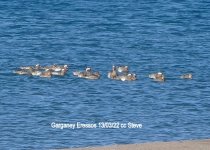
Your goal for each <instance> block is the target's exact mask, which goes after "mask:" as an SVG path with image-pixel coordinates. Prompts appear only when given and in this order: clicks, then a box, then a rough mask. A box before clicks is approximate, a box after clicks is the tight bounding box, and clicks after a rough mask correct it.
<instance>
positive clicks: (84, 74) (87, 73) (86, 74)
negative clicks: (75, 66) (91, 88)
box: [73, 67, 100, 79]
mask: <svg viewBox="0 0 210 150" xmlns="http://www.w3.org/2000/svg"><path fill="white" fill-rule="evenodd" d="M73 75H74V76H77V77H79V78H85V79H99V78H100V73H99V72H92V68H91V67H86V68H85V70H84V71H74V72H73Z"/></svg>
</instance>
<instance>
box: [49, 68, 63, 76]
mask: <svg viewBox="0 0 210 150" xmlns="http://www.w3.org/2000/svg"><path fill="white" fill-rule="evenodd" d="M66 71H67V70H65V69H61V71H51V73H52V75H55V76H64V75H65V74H66Z"/></svg>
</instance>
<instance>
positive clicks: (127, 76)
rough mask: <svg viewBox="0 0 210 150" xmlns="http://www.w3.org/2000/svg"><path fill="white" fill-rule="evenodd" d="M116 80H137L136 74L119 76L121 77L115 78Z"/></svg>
mask: <svg viewBox="0 0 210 150" xmlns="http://www.w3.org/2000/svg"><path fill="white" fill-rule="evenodd" d="M116 79H117V80H121V81H134V80H137V78H136V74H131V73H129V74H127V75H121V76H117V78H116Z"/></svg>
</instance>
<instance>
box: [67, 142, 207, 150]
mask: <svg viewBox="0 0 210 150" xmlns="http://www.w3.org/2000/svg"><path fill="white" fill-rule="evenodd" d="M63 150H210V139H206V140H189V141H175V142H151V143H143V144H127V145H112V146H103V147H87V148H74V149H63Z"/></svg>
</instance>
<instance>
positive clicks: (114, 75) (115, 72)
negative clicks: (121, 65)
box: [108, 66, 118, 79]
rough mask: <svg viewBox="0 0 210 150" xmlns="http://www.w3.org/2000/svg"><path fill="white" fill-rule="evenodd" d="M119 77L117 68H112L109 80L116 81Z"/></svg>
mask: <svg viewBox="0 0 210 150" xmlns="http://www.w3.org/2000/svg"><path fill="white" fill-rule="evenodd" d="M117 76H118V75H117V71H116V66H112V70H111V71H109V72H108V78H109V79H115V78H116V77H117Z"/></svg>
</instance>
